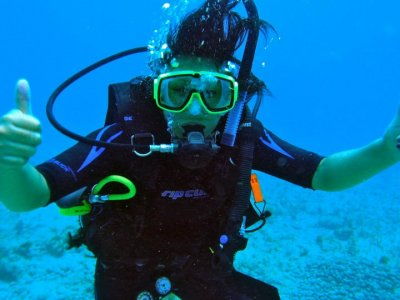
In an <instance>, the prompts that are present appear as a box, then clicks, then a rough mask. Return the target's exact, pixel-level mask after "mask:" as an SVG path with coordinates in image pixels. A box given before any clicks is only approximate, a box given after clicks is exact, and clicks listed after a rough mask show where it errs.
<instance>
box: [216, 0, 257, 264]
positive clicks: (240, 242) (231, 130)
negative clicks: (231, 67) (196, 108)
mask: <svg viewBox="0 0 400 300" xmlns="http://www.w3.org/2000/svg"><path fill="white" fill-rule="evenodd" d="M242 1H243V4H244V5H245V7H246V10H247V14H248V18H249V19H250V20H252V21H253V26H252V28H251V29H250V30H249V33H248V36H247V41H246V46H245V50H244V54H243V58H242V62H241V66H240V70H239V76H238V81H239V89H240V90H239V92H240V98H239V100H238V102H237V103H236V105H235V107H234V108H233V109H232V110H231V112H230V113H229V115H228V119H227V122H226V125H225V131H224V133H223V135H222V140H221V143H222V144H223V145H224V146H228V148H229V147H232V146H234V144H235V140H236V135H237V132H238V128H239V123H240V121H242V115H243V114H244V116H245V118H244V119H243V123H242V125H241V129H240V132H239V134H238V137H239V138H238V141H237V145H238V155H237V160H238V161H237V165H238V169H239V175H238V179H237V182H236V186H235V193H234V195H233V198H232V205H231V209H230V212H229V215H228V220H227V223H226V226H225V232H224V233H223V235H225V236H226V237H227V240H228V242H227V243H226V244H225V245H224V247H223V250H222V253H223V258H222V259H223V260H225V262H226V263H227V267H228V268H231V267H232V262H233V257H234V255H235V253H236V252H237V251H238V250H243V249H244V248H246V245H247V238H245V236H244V234H245V232H246V230H245V228H246V217H245V216H246V213H247V210H248V209H249V199H250V193H251V188H250V176H251V171H252V164H253V152H254V144H255V139H256V138H257V136H256V130H255V126H257V125H258V123H257V122H255V118H254V117H255V116H254V114H253V115H251V114H250V112H249V109H248V108H247V107H246V103H247V101H248V100H249V99H247V98H248V87H249V78H250V76H251V68H252V64H253V59H254V55H255V51H256V47H257V41H258V36H259V27H258V24H257V23H258V22H259V17H258V11H257V7H256V6H255V3H254V1H253V0H242ZM260 100H261V99H260V97H259V99H257V103H256V106H255V110H256V111H257V110H258V107H259V103H258V102H259V101H260ZM224 257H225V258H226V259H224Z"/></svg>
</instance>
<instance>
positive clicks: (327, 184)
mask: <svg viewBox="0 0 400 300" xmlns="http://www.w3.org/2000/svg"><path fill="white" fill-rule="evenodd" d="M399 139H400V110H399V111H398V112H397V115H396V117H395V118H394V119H393V121H392V122H391V123H390V125H389V127H388V128H387V130H386V132H385V134H384V136H383V137H382V138H380V139H378V140H376V141H374V142H372V143H370V144H368V145H366V146H364V147H361V148H358V149H351V150H348V151H343V152H339V153H335V154H333V155H331V156H328V157H326V158H325V159H323V160H322V161H321V163H320V165H319V167H318V169H317V171H316V173H315V175H314V178H313V182H312V185H313V188H315V189H317V190H325V191H336V190H342V189H346V188H350V187H352V186H355V185H357V184H359V183H361V182H363V181H365V180H367V179H369V178H371V177H372V176H374V175H375V174H377V173H379V172H381V171H382V170H384V169H386V168H388V167H390V166H392V165H394V164H396V163H397V162H399V161H400V149H399V148H398V143H399Z"/></svg>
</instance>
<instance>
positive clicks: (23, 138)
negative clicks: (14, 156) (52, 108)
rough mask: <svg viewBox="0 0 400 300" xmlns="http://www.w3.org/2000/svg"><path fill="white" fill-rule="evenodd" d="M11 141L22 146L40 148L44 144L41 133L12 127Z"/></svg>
mask: <svg viewBox="0 0 400 300" xmlns="http://www.w3.org/2000/svg"><path fill="white" fill-rule="evenodd" d="M10 130H11V131H10V133H11V134H10V135H9V141H13V142H16V143H18V144H21V145H29V146H34V147H36V146H39V145H40V143H41V142H42V136H41V134H40V132H37V131H31V130H25V129H23V128H19V127H15V126H12V127H11V129H10Z"/></svg>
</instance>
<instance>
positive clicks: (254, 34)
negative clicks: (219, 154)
mask: <svg viewBox="0 0 400 300" xmlns="http://www.w3.org/2000/svg"><path fill="white" fill-rule="evenodd" d="M243 4H244V6H245V7H246V11H247V15H248V18H249V19H250V20H252V21H253V22H254V25H253V28H252V29H251V30H249V33H248V36H247V41H246V46H245V49H244V53H243V57H242V61H241V64H240V69H239V76H238V81H239V100H238V102H237V103H236V105H235V107H234V108H233V109H232V110H231V111H230V112H229V115H228V119H227V121H226V125H225V130H224V133H223V134H222V140H221V144H222V145H225V146H230V147H232V146H233V145H234V144H235V140H236V134H237V130H238V128H239V122H240V120H241V118H242V114H243V109H244V107H245V104H246V103H247V101H248V100H249V99H247V91H248V86H249V83H248V81H249V78H250V74H251V68H252V65H253V60H254V55H255V52H256V48H257V42H258V35H259V29H258V27H257V26H256V22H258V20H259V17H258V11H257V7H256V5H255V4H254V1H253V0H243ZM256 105H257V106H258V105H259V104H256Z"/></svg>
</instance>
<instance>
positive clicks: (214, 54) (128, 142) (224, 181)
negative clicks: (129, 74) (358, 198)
mask: <svg viewBox="0 0 400 300" xmlns="http://www.w3.org/2000/svg"><path fill="white" fill-rule="evenodd" d="M242 2H243V4H244V5H245V8H246V11H247V13H248V16H247V18H245V17H243V16H241V15H240V14H239V13H238V12H237V11H235V8H236V6H237V5H238V4H239V3H242ZM268 28H271V27H270V25H269V24H268V23H267V22H265V21H263V20H260V19H259V18H258V14H257V11H256V7H255V4H254V1H252V0H249V1H228V0H223V1H218V0H207V1H203V2H202V5H201V6H200V7H199V8H198V9H196V10H194V11H192V12H190V13H188V14H186V15H185V16H184V17H183V18H182V19H181V20H180V22H179V23H178V24H177V26H171V27H170V28H169V30H168V31H167V32H166V36H164V37H163V38H161V42H160V43H159V46H157V47H156V50H157V51H155V56H153V57H151V59H150V63H149V64H150V67H151V69H152V74H151V75H148V76H139V77H135V78H133V79H132V80H130V81H127V82H123V83H118V84H112V85H110V87H109V98H110V103H111V104H112V105H111V106H109V111H108V114H107V116H106V122H105V125H104V126H103V127H101V128H99V129H98V130H96V131H94V132H93V133H90V134H89V135H88V136H87V138H88V140H84V141H80V142H78V143H77V144H76V145H74V146H72V147H71V148H69V149H66V150H65V151H64V152H62V153H60V154H58V155H56V156H55V157H53V158H51V159H49V160H47V161H45V162H43V163H41V164H39V165H37V166H33V165H31V164H30V162H29V160H30V158H31V157H33V156H34V155H35V153H36V151H37V149H38V147H39V145H40V144H41V139H42V136H41V122H40V120H38V119H37V118H36V117H35V116H33V115H32V114H31V109H30V105H31V101H30V87H29V84H28V81H26V80H19V81H18V82H17V85H16V108H15V109H13V110H11V111H10V112H8V113H6V114H5V115H3V116H2V117H1V120H0V144H1V147H0V200H1V202H2V203H3V204H4V205H5V206H6V207H7V208H8V209H9V210H11V211H18V212H23V211H30V210H34V209H38V208H41V207H45V206H47V205H50V204H51V203H62V202H63V201H62V200H63V199H65V197H68V196H69V195H71V194H74V193H75V192H76V191H80V193H79V194H80V196H79V197H80V200H82V199H84V201H86V203H87V204H88V209H87V210H86V211H85V212H84V214H83V215H82V216H81V222H82V228H80V230H79V232H78V238H79V241H80V243H78V244H84V245H86V247H87V248H88V249H89V250H90V251H92V252H93V253H94V255H95V257H96V261H97V263H96V271H95V275H94V277H95V298H96V299H173V298H168V297H175V299H185V300H186V299H279V293H278V289H277V288H276V287H274V286H272V285H269V284H267V283H264V282H262V281H260V280H258V279H255V278H252V277H250V276H248V275H245V274H243V273H241V272H239V271H237V270H236V269H235V267H234V256H235V254H236V253H237V251H242V250H244V249H245V248H246V246H247V236H246V234H245V233H246V229H247V228H248V225H249V224H248V221H249V217H248V216H249V210H250V200H249V196H250V191H251V185H250V178H251V172H252V170H258V171H261V172H263V173H266V174H270V175H272V176H275V177H278V178H281V179H283V180H286V181H288V182H291V183H293V184H296V185H299V186H302V187H305V188H309V189H314V190H322V191H338V190H343V189H347V188H350V187H353V186H355V185H357V184H359V183H361V182H363V181H365V180H367V179H368V178H370V177H372V176H374V175H376V174H378V173H379V172H381V171H382V170H384V169H386V168H388V167H390V166H392V165H394V164H396V163H398V162H399V161H400V149H399V139H400V112H397V113H396V115H395V117H394V119H393V121H392V122H391V123H390V124H389V126H388V128H387V129H386V131H385V133H384V135H383V136H382V137H381V138H378V139H377V140H375V141H373V142H371V143H370V144H368V145H365V146H363V147H361V148H357V149H349V150H346V151H343V152H339V153H334V154H331V155H329V156H323V155H320V154H317V153H314V152H311V151H309V150H305V149H302V148H299V147H297V146H294V145H292V144H290V143H288V142H286V141H284V140H283V139H281V138H280V137H278V136H277V135H275V134H274V133H273V132H271V131H270V130H268V129H267V128H265V127H264V126H263V125H262V123H261V122H260V121H259V120H257V118H256V116H255V113H252V112H251V111H250V109H249V107H248V100H249V99H251V98H252V97H253V96H257V97H258V96H259V97H262V96H263V93H264V92H265V91H266V85H265V83H264V82H263V81H262V80H260V79H258V78H257V77H256V76H255V75H254V74H252V72H251V66H252V59H253V57H254V51H255V47H256V42H257V39H258V33H259V32H260V31H261V32H262V33H264V34H266V33H267V32H268ZM246 37H247V40H246ZM245 41H246V44H245V46H248V47H246V48H247V49H249V50H248V51H245V52H244V54H243V57H242V59H241V60H239V61H238V60H237V59H235V54H236V53H237V50H238V49H239V48H240V46H241V45H244V42H245ZM165 45H167V46H165ZM109 144H114V145H109ZM121 145H122V146H121ZM115 175H118V176H121V177H112V178H113V179H109V178H110V177H109V176H115ZM105 178H107V179H106V180H105ZM116 178H117V179H116ZM121 178H124V179H121ZM125 179H126V180H125ZM104 180H105V181H104ZM109 183H110V185H109V187H107V185H108V184H109ZM114 183H115V184H114ZM121 183H122V187H121ZM99 184H100V185H99ZM132 184H133V185H134V187H133V185H132ZM21 187H24V188H23V189H22V188H21ZM127 187H128V190H129V193H126V188H127ZM103 188H104V189H103ZM124 188H125V190H124ZM103 194H104V195H103ZM127 194H128V195H129V196H128V197H125V198H128V199H125V198H124V197H122V196H121V195H125V196H126V195H127ZM110 195H111V196H114V195H117V196H118V195H120V196H121V197H109V196H110ZM121 198H124V199H122V200H121ZM114 200H116V201H114ZM82 201H83V200H82ZM263 213H265V212H263Z"/></svg>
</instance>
